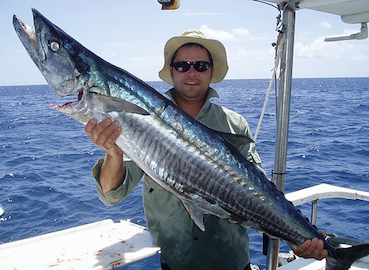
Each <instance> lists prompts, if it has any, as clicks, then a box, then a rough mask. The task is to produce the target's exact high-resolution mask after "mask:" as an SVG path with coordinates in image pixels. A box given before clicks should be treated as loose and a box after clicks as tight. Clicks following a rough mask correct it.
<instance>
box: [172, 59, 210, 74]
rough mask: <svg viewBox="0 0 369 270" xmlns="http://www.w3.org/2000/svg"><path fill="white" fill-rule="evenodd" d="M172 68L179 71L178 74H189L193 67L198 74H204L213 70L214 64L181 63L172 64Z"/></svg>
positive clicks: (202, 62) (201, 62) (204, 62)
mask: <svg viewBox="0 0 369 270" xmlns="http://www.w3.org/2000/svg"><path fill="white" fill-rule="evenodd" d="M170 66H171V67H174V68H175V70H177V71H178V72H187V71H188V70H189V69H190V68H191V66H193V67H194V68H195V70H196V71H198V72H204V71H207V70H208V69H209V68H211V67H212V66H213V64H211V63H209V62H206V61H195V62H189V61H180V62H175V63H172V64H171V65H170Z"/></svg>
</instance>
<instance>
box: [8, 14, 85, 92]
mask: <svg viewBox="0 0 369 270" xmlns="http://www.w3.org/2000/svg"><path fill="white" fill-rule="evenodd" d="M32 12H33V20H34V29H32V28H31V27H30V26H28V25H26V24H24V23H23V22H22V21H21V20H20V19H19V18H18V17H17V16H16V15H14V17H13V25H14V28H15V30H16V32H17V35H18V37H19V39H20V40H21V42H22V43H23V45H24V47H25V48H26V50H27V52H28V54H29V55H30V57H31V59H32V60H33V62H34V63H35V64H36V66H37V67H38V69H39V70H40V72H41V73H42V75H43V76H44V77H45V79H46V81H47V83H48V84H49V86H50V87H51V88H52V89H53V91H54V92H55V93H56V94H58V95H59V96H62V97H64V96H68V95H73V94H75V93H77V92H79V91H81V90H82V89H83V87H84V85H85V84H86V82H87V80H88V76H87V74H88V70H86V67H88V65H85V64H84V63H83V61H84V60H83V59H82V57H81V56H80V54H79V52H80V50H81V49H80V48H81V45H80V44H78V43H77V42H76V41H75V40H74V39H73V38H72V37H70V36H69V35H68V34H66V33H65V32H64V31H63V30H61V29H60V28H59V27H57V26H56V25H54V24H53V23H52V22H50V21H49V20H48V19H47V18H46V17H44V16H43V15H42V14H41V13H40V12H38V11H37V10H36V9H35V8H32Z"/></svg>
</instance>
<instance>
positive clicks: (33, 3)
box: [0, 0, 369, 86]
mask: <svg viewBox="0 0 369 270" xmlns="http://www.w3.org/2000/svg"><path fill="white" fill-rule="evenodd" d="M1 1H2V5H1V8H0V71H1V72H0V86H7V85H35V84H36V85H37V84H46V81H45V79H44V78H43V77H42V75H41V73H40V72H39V71H38V69H37V68H36V66H35V65H34V63H33V62H32V60H31V59H30V57H29V56H28V54H27V53H26V50H25V49H24V47H23V45H22V44H21V42H20V40H19V39H18V37H17V35H16V33H15V31H14V28H13V25H12V17H13V14H16V15H17V16H18V17H19V18H20V19H21V20H22V21H23V22H24V23H26V24H28V25H30V26H33V19H32V12H31V7H35V8H36V9H37V10H38V11H39V12H41V13H42V14H43V15H44V16H45V17H47V18H48V19H49V20H50V21H51V22H53V23H54V24H56V25H57V26H59V27H60V28H61V29H63V30H64V31H65V32H66V33H68V34H69V35H71V36H72V37H73V38H74V39H76V40H77V41H78V42H80V43H81V44H83V45H84V46H85V47H86V48H88V49H90V50H91V51H93V52H94V53H95V54H97V55H99V56H100V57H102V58H103V59H105V60H106V61H108V62H110V63H112V64H114V65H117V66H119V67H121V68H123V69H125V70H127V71H129V72H130V73H132V74H134V75H136V76H137V77H139V78H141V79H143V80H145V81H159V80H160V78H159V77H158V71H159V70H160V69H161V68H162V66H163V49H164V45H165V43H166V41H167V40H168V39H169V38H171V37H173V36H178V35H181V34H182V33H183V32H184V31H185V30H187V29H199V30H201V31H202V32H203V33H204V34H205V35H206V36H207V37H208V38H212V39H218V40H219V41H221V42H222V43H223V44H224V46H225V47H226V50H227V56H228V64H229V67H230V68H229V71H228V74H227V76H226V79H259V78H270V77H271V75H272V72H271V69H272V68H273V62H274V48H273V47H272V46H271V44H272V43H273V42H275V41H276V38H277V35H278V33H277V32H276V31H275V28H276V17H277V16H278V14H279V12H278V10H277V9H275V8H273V7H271V6H269V5H266V4H263V3H260V2H254V1H249V0H203V1H199V0H181V1H180V5H181V6H180V8H179V9H178V10H170V11H169V10H161V5H160V4H159V3H158V2H157V0H142V1H132V0H105V1H97V0H73V1H71V0H63V1H61V0H55V1H52V3H51V2H50V1H49V0H14V1H5V0H1ZM359 31H360V25H359V24H346V23H344V22H342V20H341V18H340V16H337V15H332V14H327V13H322V12H317V11H311V10H298V11H297V13H296V34H295V51H294V56H295V57H294V62H293V63H294V68H293V76H294V77H296V78H318V77H368V76H369V68H368V64H369V39H366V40H352V41H341V42H333V43H327V42H324V41H323V40H324V38H325V37H328V36H336V35H342V34H348V33H356V32H359Z"/></svg>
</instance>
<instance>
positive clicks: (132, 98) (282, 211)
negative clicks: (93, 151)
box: [13, 9, 369, 270]
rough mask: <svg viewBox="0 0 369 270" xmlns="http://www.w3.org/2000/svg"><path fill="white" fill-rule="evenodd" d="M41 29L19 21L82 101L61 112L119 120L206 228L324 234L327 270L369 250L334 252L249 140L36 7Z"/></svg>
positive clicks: (60, 84)
mask: <svg viewBox="0 0 369 270" xmlns="http://www.w3.org/2000/svg"><path fill="white" fill-rule="evenodd" d="M33 15H34V25H35V31H33V30H32V29H31V28H30V27H28V26H26V25H25V24H23V23H22V22H21V21H20V20H19V19H18V18H17V17H16V16H14V20H13V24H14V27H15V29H16V32H17V34H18V36H19V37H20V39H21V41H22V43H23V44H24V46H25V48H26V50H27V51H28V53H29V55H30V56H31V58H32V60H33V61H34V62H35V64H36V65H37V67H38V68H39V70H40V71H41V73H42V74H43V75H44V77H45V79H46V80H47V82H48V83H49V85H50V87H51V88H52V89H53V91H54V92H56V93H57V94H58V95H60V96H66V95H72V94H75V93H79V95H78V96H79V98H78V101H75V102H71V103H67V104H65V105H62V106H53V108H54V109H57V110H59V111H60V112H62V113H65V114H67V115H69V116H71V117H73V118H74V119H76V120H78V121H80V122H81V123H84V124H85V123H86V122H87V121H88V120H89V119H91V118H96V119H97V120H99V121H101V120H103V119H105V118H107V117H109V118H112V119H114V120H118V121H119V123H120V125H121V127H122V134H121V136H120V137H119V138H118V140H117V141H116V144H117V145H118V146H119V147H120V148H121V149H122V150H123V151H124V153H125V154H127V155H128V156H129V157H130V158H131V159H132V160H133V161H134V162H135V163H136V164H137V165H138V166H139V167H140V168H141V169H142V170H143V171H145V173H146V174H148V175H149V176H150V177H151V178H153V179H154V180H155V181H156V182H157V183H158V184H160V185H161V186H162V187H163V188H165V189H166V190H168V191H169V192H171V193H172V194H173V195H175V196H177V197H178V198H179V199H181V200H182V202H183V204H184V206H185V207H186V208H187V210H188V211H189V213H190V215H191V218H192V219H193V220H194V222H195V223H196V224H197V226H199V228H201V229H202V230H205V229H206V228H205V227H204V225H203V222H202V217H203V215H204V214H212V215H216V216H218V217H220V218H224V219H227V220H229V221H230V222H234V223H239V224H241V225H242V226H244V227H252V228H254V229H255V230H257V231H262V232H265V233H267V234H268V235H270V236H272V237H278V238H281V239H284V240H287V241H289V242H291V243H293V244H296V245H301V244H302V243H303V242H304V241H306V240H308V239H312V238H314V237H317V238H319V239H322V240H323V241H324V243H325V248H326V249H327V250H328V252H329V257H328V259H327V266H326V269H329V270H341V269H342V270H343V269H348V268H349V267H350V265H351V264H352V262H353V261H354V260H355V259H357V258H358V257H357V256H356V255H355V256H354V255H352V254H351V253H356V254H358V252H357V250H360V252H361V253H360V256H365V255H367V254H369V246H368V245H360V246H359V247H355V248H356V250H355V252H351V251H349V250H350V249H346V250H342V249H336V248H334V247H333V246H332V245H331V244H330V243H328V242H327V241H325V240H324V239H323V237H322V236H321V234H320V233H319V232H318V231H317V230H316V229H315V228H314V227H313V226H312V225H311V224H310V223H309V222H308V221H306V219H305V218H304V217H303V216H302V215H301V214H300V213H299V212H298V211H297V209H296V208H295V207H294V206H293V205H292V204H291V203H290V202H289V201H287V200H286V198H285V197H284V195H283V194H282V193H281V192H280V191H279V190H278V189H277V188H276V187H275V186H274V185H273V184H272V183H271V182H270V181H268V179H267V178H266V177H265V175H264V174H263V173H261V172H260V171H258V170H257V169H256V168H255V167H254V165H253V164H251V163H250V162H249V161H248V160H247V159H246V158H245V157H244V156H243V155H242V154H241V153H240V152H239V151H238V149H237V148H238V146H239V145H242V144H244V143H245V142H247V140H248V139H247V138H245V137H243V136H239V135H234V134H224V133H222V132H219V131H215V130H212V129H210V128H208V127H206V126H205V125H203V124H202V123H200V122H199V121H197V120H196V119H194V118H193V117H191V116H189V115H188V114H186V113H185V112H183V111H182V110H181V109H179V108H178V107H177V106H176V105H175V104H174V103H173V102H172V101H170V100H168V99H167V98H165V97H164V96H163V95H161V94H160V93H158V92H157V91H156V90H155V89H153V88H152V87H150V86H149V85H147V84H146V83H144V82H143V81H141V80H140V79H138V78H136V77H134V76H133V75H131V74H129V73H128V72H126V71H125V70H122V69H120V68H118V67H115V66H113V65H111V64H109V63H107V62H106V61H104V60H103V59H101V58H99V57H98V56H96V55H95V54H93V53H92V52H91V51H89V50H88V49H86V48H85V47H83V46H82V45H81V44H79V43H78V42H77V41H75V40H74V39H73V38H72V37H70V36H69V35H68V34H66V33H65V32H64V31H63V30H61V29H60V28H58V27H57V26H55V25H54V24H52V23H51V22H50V21H49V20H47V19H46V18H45V17H44V16H43V15H41V14H40V13H39V12H38V11H37V10H35V9H33Z"/></svg>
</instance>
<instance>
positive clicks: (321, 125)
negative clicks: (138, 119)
mask: <svg viewBox="0 0 369 270" xmlns="http://www.w3.org/2000/svg"><path fill="white" fill-rule="evenodd" d="M150 84H151V85H152V86H154V87H155V88H156V89H157V90H158V91H160V92H164V91H165V90H166V89H167V87H168V85H167V84H165V83H162V82H150ZM268 84H269V80H262V79H260V80H225V81H223V82H221V83H218V84H215V85H213V87H214V88H215V89H217V90H218V92H219V94H220V99H218V100H215V102H216V103H218V104H221V105H224V106H226V107H228V108H230V109H233V110H235V111H237V112H239V113H240V114H242V115H243V116H244V117H245V118H246V119H247V120H248V122H249V125H250V128H251V129H252V131H253V132H254V131H255V129H256V126H257V123H258V120H259V116H260V113H261V110H262V106H263V102H264V97H265V92H266V89H267V87H268ZM0 95H1V100H0V153H1V154H0V204H2V205H3V207H4V208H5V214H4V215H3V216H2V217H0V232H1V233H0V243H7V242H11V241H16V240H20V239H25V238H29V237H33V236H37V235H40V234H45V233H49V232H54V231H58V230H62V229H67V228H71V227H74V226H78V225H83V224H87V223H90V222H95V221H99V220H103V219H113V220H114V221H119V220H122V219H130V220H132V221H133V222H135V223H138V224H140V225H145V224H146V223H145V216H144V212H143V207H142V194H141V192H142V189H141V186H139V187H138V188H136V189H135V190H134V191H133V192H132V194H130V196H129V197H128V198H127V199H126V200H124V201H123V202H122V203H120V204H118V205H116V206H113V207H108V206H105V205H104V204H103V203H101V202H100V201H99V199H98V198H97V193H96V188H95V184H94V181H93V178H92V174H91V167H92V166H93V165H94V164H95V162H96V160H97V159H98V158H100V157H102V156H103V155H104V153H103V151H102V150H100V149H98V148H97V147H96V146H95V145H93V144H92V143H91V141H90V138H89V137H88V136H87V135H86V134H85V133H84V131H83V126H82V125H81V124H80V123H78V122H76V121H74V120H72V119H70V118H69V117H67V116H65V115H62V114H60V113H59V112H57V111H54V110H53V109H51V108H50V106H49V105H50V104H62V103H65V102H66V100H72V99H74V98H73V97H70V98H66V99H61V98H60V97H58V96H56V95H55V94H54V93H53V92H52V91H51V90H50V88H49V87H48V86H46V85H42V86H10V87H0ZM368 120H369V78H326V79H294V81H293V90H292V101H291V116H290V132H289V145H288V160H287V175H286V192H292V191H296V190H298V189H301V188H306V187H310V186H313V185H317V184H321V183H328V184H333V185H337V186H341V187H348V188H354V189H358V190H363V191H369V143H368V140H369V139H368V137H369V123H368V122H369V121H368ZM274 142H275V97H274V95H271V97H270V101H269V104H268V107H267V111H266V115H265V117H264V121H263V125H262V128H261V131H260V133H259V136H258V140H257V150H258V152H259V154H260V156H261V159H262V161H263V167H264V169H265V171H266V172H267V174H268V177H269V178H270V177H271V170H272V166H273V155H274ZM318 205H319V210H318V220H317V225H318V227H319V228H320V229H323V230H325V231H327V232H329V233H336V234H339V235H340V236H343V237H353V238H356V239H359V240H362V241H369V230H368V224H369V203H367V202H361V201H350V200H337V199H331V200H323V201H321V202H319V204H318ZM301 210H302V212H303V213H304V214H305V215H306V216H310V205H305V206H302V207H301ZM282 249H286V250H287V247H286V246H285V245H284V244H282ZM250 252H251V262H252V263H253V264H257V265H259V266H260V268H263V266H265V256H264V255H262V236H261V235H260V234H258V233H256V232H254V231H253V230H251V229H250ZM158 260H159V256H158V255H157V256H154V257H151V258H149V259H146V260H143V261H140V262H136V263H134V264H131V265H127V266H124V267H122V269H150V270H151V269H160V265H159V262H158Z"/></svg>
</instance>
